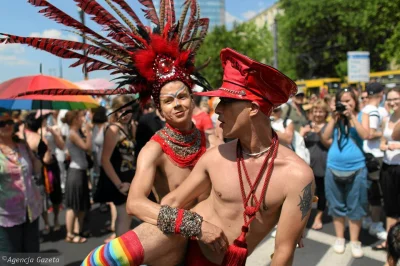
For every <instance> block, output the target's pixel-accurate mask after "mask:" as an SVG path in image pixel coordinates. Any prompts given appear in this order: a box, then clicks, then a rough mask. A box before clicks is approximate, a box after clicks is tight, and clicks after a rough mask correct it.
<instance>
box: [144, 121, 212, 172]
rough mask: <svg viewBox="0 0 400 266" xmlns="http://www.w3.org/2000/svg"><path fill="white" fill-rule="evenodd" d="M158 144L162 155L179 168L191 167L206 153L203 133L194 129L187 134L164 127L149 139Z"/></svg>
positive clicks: (167, 126)
mask: <svg viewBox="0 0 400 266" xmlns="http://www.w3.org/2000/svg"><path fill="white" fill-rule="evenodd" d="M151 139H152V140H154V141H156V142H158V143H159V144H160V145H161V147H162V149H163V151H164V153H165V154H166V155H167V156H168V157H169V158H170V159H171V160H172V161H173V162H174V163H175V164H176V165H178V166H179V167H182V168H185V167H193V166H194V165H195V164H196V162H197V161H198V159H199V158H200V157H201V155H203V154H204V153H205V151H206V139H205V135H204V132H201V131H200V130H198V129H197V128H196V127H194V126H193V129H192V130H191V131H189V132H180V131H179V130H177V129H175V128H173V127H171V126H170V125H168V124H167V125H166V126H165V127H164V128H163V129H161V130H159V131H157V133H156V134H155V135H154V136H153V137H152V138H151Z"/></svg>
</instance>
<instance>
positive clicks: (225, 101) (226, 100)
mask: <svg viewBox="0 0 400 266" xmlns="http://www.w3.org/2000/svg"><path fill="white" fill-rule="evenodd" d="M239 101H242V100H238V99H233V98H220V101H219V102H220V103H222V104H230V103H234V102H239Z"/></svg>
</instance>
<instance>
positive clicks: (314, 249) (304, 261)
mask: <svg viewBox="0 0 400 266" xmlns="http://www.w3.org/2000/svg"><path fill="white" fill-rule="evenodd" d="M98 207H99V206H98V205H96V204H95V205H94V206H93V208H92V211H91V213H90V219H89V221H88V223H87V224H88V226H87V227H88V228H90V230H91V232H92V234H93V236H92V237H90V238H89V239H88V241H87V242H86V243H84V244H71V243H66V242H65V241H64V238H65V226H64V224H65V211H62V212H61V213H60V222H61V224H62V225H63V226H62V229H61V231H58V232H52V233H51V234H50V235H48V236H43V242H42V244H41V252H45V253H61V257H62V260H63V261H64V265H67V266H76V265H80V264H81V262H82V260H83V259H84V258H85V257H86V255H87V254H89V252H90V251H91V250H92V249H94V248H95V247H97V246H99V245H101V244H103V241H104V239H105V238H107V236H108V235H109V233H107V232H104V228H105V224H106V222H107V220H109V213H102V212H100V210H99V208H98ZM314 214H315V210H312V213H311V217H310V220H309V223H308V225H307V228H310V227H311V222H312V219H313V217H314ZM52 219H53V215H52V214H50V216H49V220H50V221H52ZM137 224H138V223H137V221H134V222H133V223H132V226H135V225H137ZM40 226H41V229H42V228H43V221H42V220H41V223H40ZM305 235H306V236H305V239H304V245H305V247H304V248H302V249H297V250H296V253H295V258H294V264H293V265H295V266H322V265H323V266H376V265H379V266H382V265H383V264H384V261H385V258H386V253H385V252H384V251H373V250H372V249H371V246H373V245H375V244H377V243H380V241H379V240H378V239H376V238H374V237H372V236H370V235H369V234H368V232H367V231H365V230H362V232H361V236H360V240H361V242H362V243H363V250H364V254H365V256H364V257H363V258H361V259H353V258H352V256H351V251H350V247H349V246H348V245H347V246H346V251H345V253H344V254H341V255H338V254H336V253H335V252H334V251H333V250H332V248H331V245H332V243H333V242H334V241H335V234H334V228H333V224H332V219H330V217H328V216H324V227H323V229H322V230H320V231H315V230H311V229H307V231H306V234H305ZM345 236H346V239H347V241H349V232H348V229H347V230H346V234H345ZM274 241H275V239H274V238H272V237H270V236H267V237H266V238H265V239H264V240H263V241H262V242H261V243H260V245H259V246H258V248H257V249H256V250H255V251H254V252H253V254H251V256H250V257H249V258H248V260H247V264H246V265H249V266H267V265H270V262H271V259H270V256H271V254H272V253H273V250H274ZM58 265H59V264H58Z"/></svg>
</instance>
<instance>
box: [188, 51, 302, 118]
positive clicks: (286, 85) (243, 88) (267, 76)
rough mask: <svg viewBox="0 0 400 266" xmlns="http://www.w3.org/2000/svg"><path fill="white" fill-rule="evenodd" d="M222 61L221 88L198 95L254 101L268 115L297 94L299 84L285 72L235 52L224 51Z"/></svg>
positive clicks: (221, 56) (221, 55)
mask: <svg viewBox="0 0 400 266" xmlns="http://www.w3.org/2000/svg"><path fill="white" fill-rule="evenodd" d="M220 58H221V62H222V67H223V69H224V79H223V83H222V86H221V88H219V89H217V90H214V91H207V92H199V93H195V94H196V95H199V96H209V97H220V98H233V99H238V100H248V101H254V102H256V103H258V105H259V106H260V109H261V111H262V112H263V113H264V114H266V115H267V116H269V115H270V114H271V110H272V109H273V108H275V107H277V106H279V105H281V104H283V103H286V102H287V101H288V99H289V97H290V96H292V95H294V94H295V93H296V92H297V86H296V83H294V81H293V80H291V79H290V78H288V77H287V76H285V75H284V74H283V73H281V72H279V71H278V70H277V69H275V68H273V67H271V66H268V65H264V64H261V63H259V62H257V61H255V60H253V59H251V58H249V57H247V56H245V55H242V54H240V53H238V52H236V51H235V50H233V49H230V48H225V49H222V51H221V54H220Z"/></svg>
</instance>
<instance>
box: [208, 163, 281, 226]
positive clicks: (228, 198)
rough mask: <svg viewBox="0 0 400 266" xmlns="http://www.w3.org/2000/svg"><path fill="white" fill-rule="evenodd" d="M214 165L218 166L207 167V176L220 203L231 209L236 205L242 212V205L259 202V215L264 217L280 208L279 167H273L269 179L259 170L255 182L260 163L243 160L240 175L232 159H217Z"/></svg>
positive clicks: (264, 172)
mask: <svg viewBox="0 0 400 266" xmlns="http://www.w3.org/2000/svg"><path fill="white" fill-rule="evenodd" d="M217 165H218V167H215V168H212V169H210V177H211V179H212V184H213V188H212V193H213V194H214V196H215V198H216V200H218V201H220V202H221V203H223V204H222V205H224V204H230V205H233V206H235V207H234V208H232V209H236V206H237V211H238V210H241V212H240V213H243V210H244V206H253V207H257V206H258V205H259V211H260V212H259V214H261V216H264V215H265V216H268V215H270V214H272V213H274V212H277V211H279V210H280V207H281V206H282V203H283V200H284V195H285V192H284V183H283V182H281V180H282V175H283V173H280V170H279V169H276V167H275V169H274V171H273V172H272V174H271V176H270V177H269V181H268V180H267V179H268V177H267V174H266V172H267V171H266V170H265V171H262V172H261V178H260V181H259V182H258V183H257V182H256V181H257V176H258V175H259V174H260V169H261V165H262V163H247V164H246V163H245V165H246V171H244V169H243V167H241V169H240V170H241V171H240V174H239V168H238V165H237V163H236V162H231V161H226V160H221V163H219V164H217ZM246 173H247V174H246ZM259 202H260V204H258V203H259ZM233 206H232V207H233ZM232 218H233V217H232ZM260 218H261V217H260Z"/></svg>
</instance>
